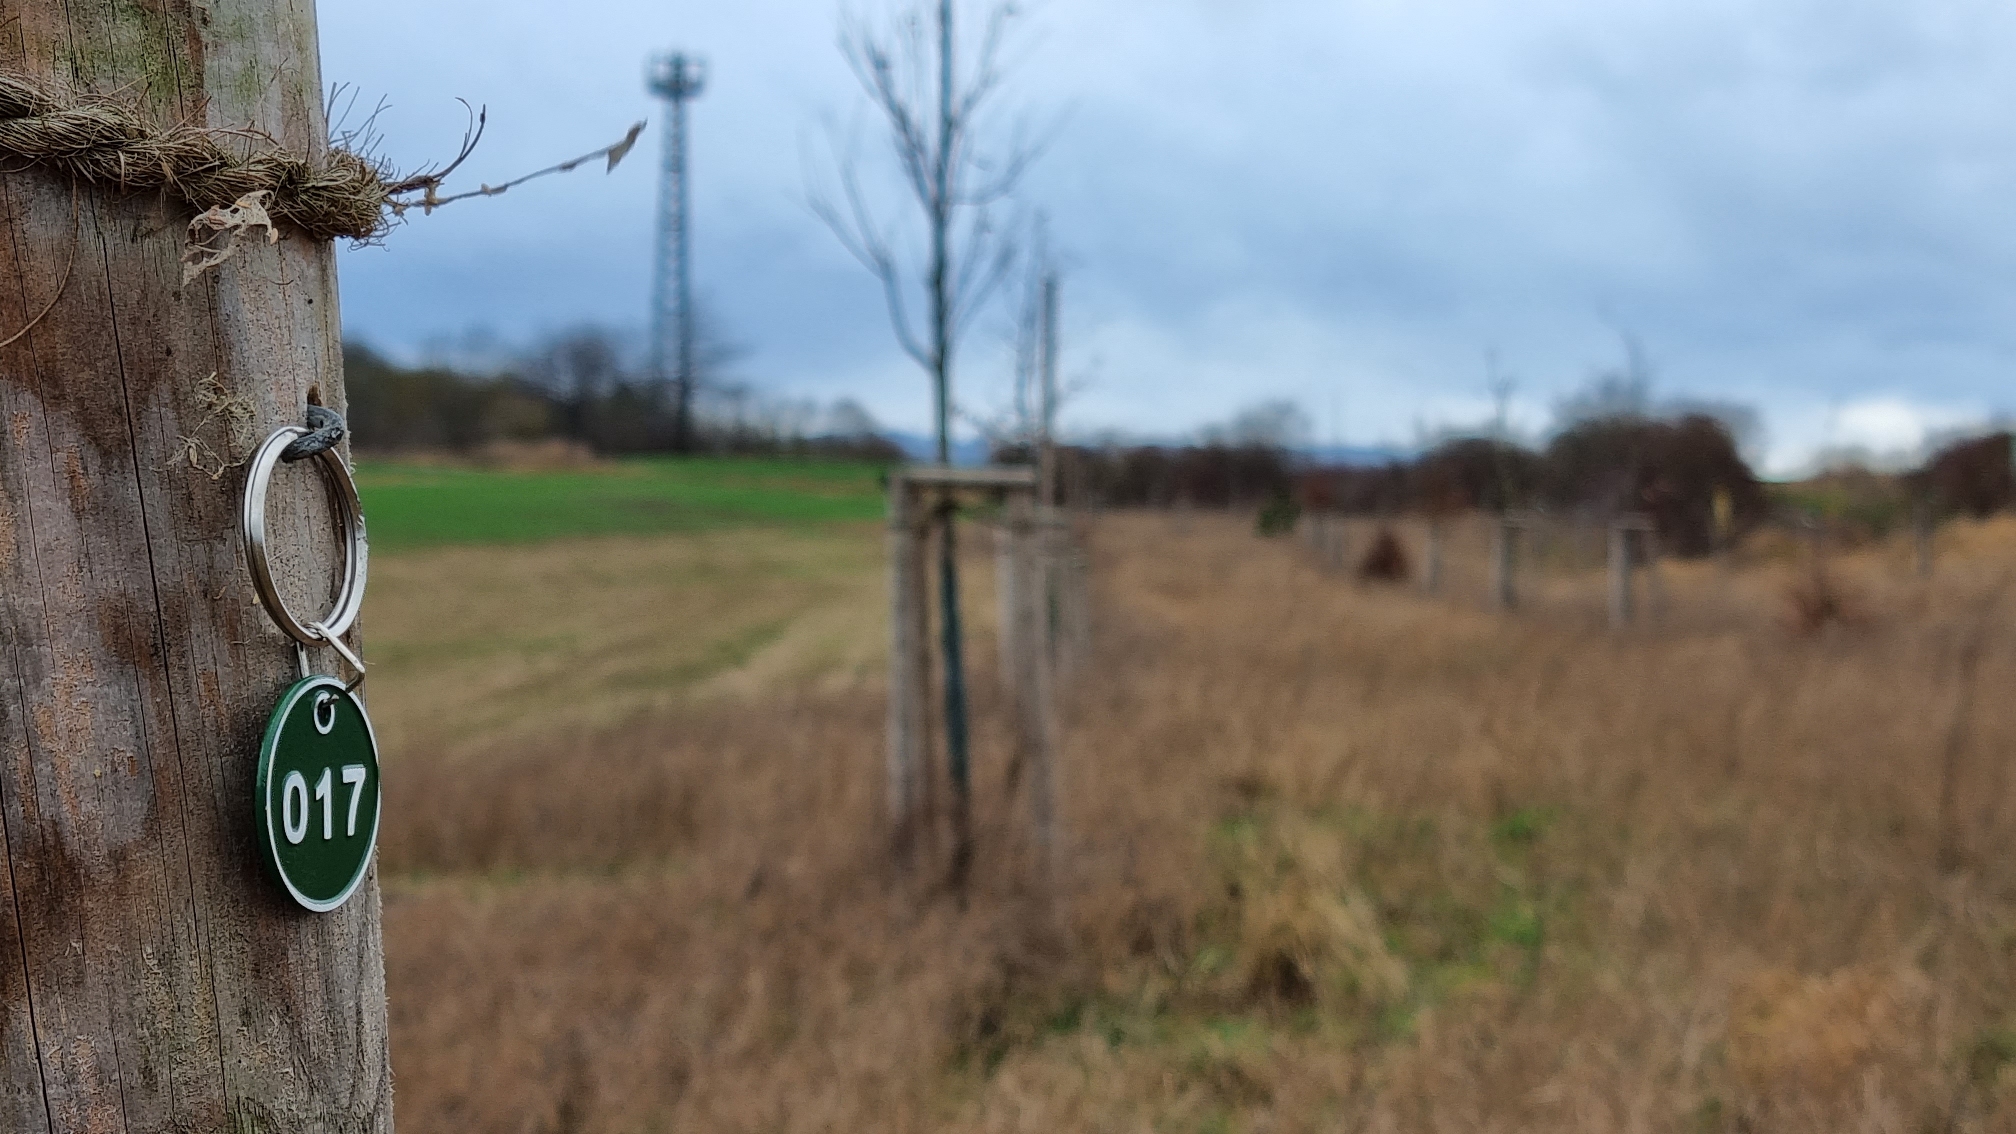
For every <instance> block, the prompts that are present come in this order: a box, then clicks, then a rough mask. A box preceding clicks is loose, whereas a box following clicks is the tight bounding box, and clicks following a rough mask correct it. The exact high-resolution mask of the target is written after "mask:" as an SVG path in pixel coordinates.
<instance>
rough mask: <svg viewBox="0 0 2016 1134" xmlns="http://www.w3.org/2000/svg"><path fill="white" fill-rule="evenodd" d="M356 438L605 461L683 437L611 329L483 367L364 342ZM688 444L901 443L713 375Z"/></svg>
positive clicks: (349, 365) (834, 411)
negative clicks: (533, 448) (397, 358)
mask: <svg viewBox="0 0 2016 1134" xmlns="http://www.w3.org/2000/svg"><path fill="white" fill-rule="evenodd" d="M343 364H344V373H345V384H346V386H347V388H348V390H349V398H350V404H349V425H350V431H351V434H352V436H353V438H354V439H355V443H356V445H357V446H358V447H359V448H360V449H364V450H366V451H372V452H413V451H420V450H436V451H446V452H470V451H475V450H480V449H483V448H485V447H488V446H492V445H495V444H497V443H500V442H503V443H512V442H517V443H527V442H538V441H551V440H561V441H566V442H571V443H574V444H577V445H579V446H581V447H583V448H584V449H587V450H590V451H592V452H594V453H598V454H612V455H613V454H630V453H668V452H673V451H675V449H676V448H678V446H677V441H678V437H679V434H678V429H677V418H676V414H677V404H676V400H675V399H674V398H673V397H672V394H671V391H670V389H669V388H667V387H666V386H665V385H664V384H662V383H657V382H653V381H652V380H651V379H650V378H649V377H648V376H647V375H646V374H645V373H643V370H642V368H641V367H639V366H637V365H635V364H634V363H632V362H631V361H630V360H629V358H628V357H627V354H626V351H625V350H624V349H623V344H622V341H621V340H620V339H619V338H618V337H617V336H616V335H614V334H612V333H611V332H608V331H606V330H603V329H600V328H595V327H588V328H580V329H576V330H573V331H569V332H566V333H563V334H560V335H556V336H554V337H552V338H549V339H547V340H545V341H543V342H541V343H539V344H537V345H536V346H534V347H532V348H530V349H528V350H525V351H522V352H519V353H516V354H512V355H509V356H505V357H504V358H502V359H501V360H500V361H498V362H496V363H494V364H493V365H492V366H491V367H489V368H488V369H487V372H478V371H476V370H474V369H472V368H465V367H458V366H453V365H422V366H403V365H400V364H398V363H396V362H394V361H392V360H391V359H388V358H387V357H385V356H384V355H382V354H380V353H378V352H377V351H374V350H372V349H371V348H370V347H368V346H365V345H363V344H361V343H346V344H344V347H343ZM696 393H697V396H696V405H695V421H694V428H693V430H692V433H691V436H690V440H689V441H688V444H687V445H686V446H685V448H687V449H688V450H689V451H692V452H700V453H732V454H750V455H756V454H765V455H796V456H825V457H846V458H860V459H868V460H883V461H893V460H898V459H900V458H901V456H902V454H901V451H900V450H899V449H898V448H897V446H896V445H895V444H894V443H893V442H891V441H889V440H888V439H887V438H885V437H883V436H882V435H881V431H880V430H879V428H878V427H877V425H876V423H875V421H874V419H873V418H872V417H870V416H869V414H868V413H867V411H865V410H863V409H862V408H861V407H860V406H859V405H857V404H856V403H854V402H851V401H845V400H843V401H840V402H836V403H833V404H831V405H825V406H822V405H819V404H817V403H814V402H811V401H808V400H804V399H790V398H776V397H768V396H765V395H763V394H761V393H760V392H758V391H755V390H753V389H751V388H750V387H748V386H746V385H742V384H739V383H734V382H729V381H726V380H722V379H719V378H710V379H709V380H708V381H706V382H705V383H704V384H703V385H702V386H701V387H700V389H699V390H698V391H697V392H696Z"/></svg>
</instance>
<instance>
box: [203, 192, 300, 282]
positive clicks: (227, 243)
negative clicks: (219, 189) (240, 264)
mask: <svg viewBox="0 0 2016 1134" xmlns="http://www.w3.org/2000/svg"><path fill="white" fill-rule="evenodd" d="M270 196H272V194H271V193H270V192H269V191H267V190H265V189H258V190H254V191H253V192H250V193H247V194H245V195H244V196H243V197H240V198H238V200H237V202H236V203H235V204H232V205H228V206H226V205H217V206H214V207H212V208H210V209H209V210H207V211H205V212H204V213H202V214H201V215H199V216H197V218H196V219H195V220H192V221H190V222H189V242H188V243H187V244H184V245H183V246H182V283H183V285H184V286H187V285H188V283H189V281H190V280H193V279H195V278H196V277H197V276H200V275H202V274H203V273H204V272H207V271H209V270H210V269H211V268H214V267H216V266H217V265H219V264H221V263H223V262H224V261H226V260H229V259H230V258H231V257H233V256H235V255H237V254H238V242H239V239H240V238H241V237H243V236H244V235H245V234H246V233H247V232H250V231H251V230H252V229H255V228H263V229H265V230H266V243H268V244H278V243H279V242H280V230H279V229H277V228H275V227H273V218H272V217H270V216H267V215H266V199H267V198H268V197H270Z"/></svg>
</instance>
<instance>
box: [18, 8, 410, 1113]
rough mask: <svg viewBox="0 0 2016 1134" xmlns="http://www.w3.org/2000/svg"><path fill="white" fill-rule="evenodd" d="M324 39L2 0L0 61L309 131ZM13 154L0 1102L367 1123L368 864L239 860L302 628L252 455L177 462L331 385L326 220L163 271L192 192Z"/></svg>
mask: <svg viewBox="0 0 2016 1134" xmlns="http://www.w3.org/2000/svg"><path fill="white" fill-rule="evenodd" d="M317 50H318V49H317V43H316V28H315V7H314V5H312V4H304V3H298V2H286V3H282V2H280V0H211V2H210V3H207V4H190V3H169V4H142V3H125V2H120V3H99V4H86V5H60V4H50V3H41V2H23V0H6V2H5V3H4V4H0V70H4V71H6V72H9V73H13V74H21V75H25V76H28V77H30V78H34V79H38V80H43V81H49V82H62V83H68V84H73V85H75V86H78V87H81V88H83V89H86V90H91V91H98V92H104V93H112V92H118V93H119V94H120V95H121V96H122V97H126V98H131V99H136V100H139V101H140V102H142V103H143V104H144V106H145V108H146V111H147V112H148V113H149V114H150V115H151V116H152V117H153V119H154V120H155V121H156V122H157V123H159V124H162V125H172V124H176V123H190V124H195V125H207V126H210V127H215V128H228V129H234V130H238V131H241V132H242V133H243V134H244V136H246V137H248V138H249V137H250V136H252V135H254V134H256V135H257V136H259V137H263V138H271V139H272V140H273V141H274V142H275V143H277V144H278V145H279V146H281V147H284V148H285V149H286V150H288V151H290V152H295V153H301V154H314V153H317V152H320V150H321V149H322V147H324V146H325V145H326V142H327V139H326V131H327V124H326V123H325V122H324V120H323V88H322V81H321V76H320V74H319V68H318V64H317ZM248 144H251V143H249V142H248ZM5 164H6V165H7V167H8V168H7V170H6V172H0V214H4V217H5V238H6V253H7V256H8V261H9V265H10V270H9V275H8V279H9V281H10V282H9V283H8V284H7V286H6V287H5V288H4V289H0V339H5V338H7V337H8V336H16V337H14V338H12V341H11V342H9V343H8V345H6V346H4V347H0V859H4V862H0V957H4V958H5V959H4V960H0V1130H6V1131H10V1132H12V1131H23V1132H38V1134H39V1132H47V1134H59V1132H60V1134H73V1132H98V1131H106V1132H110V1131H142V1130H145V1131H165V1130H177V1131H181V1130H188V1131H222V1130H232V1131H252V1130H258V1131H262V1132H263V1131H280V1130H300V1131H344V1132H374V1134H375V1132H385V1131H390V1130H391V1129H392V1081H391V1074H390V1068H389V1064H388V1060H387V1052H386V1037H385V1032H386V1008H385V991H384V964H383V954H382V946H381V942H380V933H379V897H378V884H377V878H376V870H375V867H374V868H373V870H372V873H371V876H370V877H369V878H367V880H366V881H365V883H364V884H363V886H362V887H361V888H360V889H359V890H358V891H357V892H356V893H355V895H354V896H353V897H352V898H351V899H350V901H349V902H348V903H347V904H345V905H344V906H342V907H341V908H340V909H338V910H337V911H335V912H333V913H329V914H322V915H314V914H307V913H304V912H302V911H301V910H299V909H298V908H297V907H295V906H293V905H292V903H290V902H289V901H288V900H287V897H286V895H285V893H284V892H283V891H281V890H280V889H279V888H278V887H277V886H275V885H274V884H273V883H271V882H270V881H268V880H267V878H266V877H265V876H264V875H263V874H262V873H261V870H260V867H259V865H258V859H257V857H256V854H255V850H254V842H253V837H254V824H253V806H252V801H253V779H254V763H255V758H256V756H257V753H258V750H259V740H260V736H261V732H262V729H263V728H264V725H265V723H266V717H267V714H268V712H269V711H270V710H271V709H272V708H273V707H274V704H275V702H276V701H277V700H278V698H279V696H280V693H281V691H282V690H283V689H285V688H286V687H287V685H288V684H289V683H290V682H291V681H292V680H293V679H294V676H295V660H294V652H293V650H292V648H291V647H290V645H289V640H288V639H286V638H285V637H283V636H282V634H281V632H280V631H279V630H278V629H276V628H275V627H274V626H273V624H272V623H271V622H270V621H268V619H267V617H266V615H265V614H264V612H263V611H262V610H261V608H260V606H259V603H258V600H257V599H256V598H255V597H254V595H253V591H252V588H251V586H250V585H249V582H248V579H247V575H246V568H245V564H244V562H243V561H242V559H241V558H240V555H239V550H238V544H239V532H238V520H237V512H238V506H239V496H240V491H241V488H242V481H243V475H242V472H240V471H238V470H236V469H229V468H226V469H222V470H219V469H218V468H216V467H215V466H212V467H211V469H210V472H219V471H221V475H219V476H216V477H213V476H212V475H209V473H208V472H205V471H199V470H197V469H195V468H192V467H191V463H190V461H189V460H188V454H189V448H190V446H189V439H194V440H196V441H198V442H200V443H201V444H202V445H204V446H207V447H208V448H209V449H210V450H213V451H214V452H215V453H216V454H217V455H218V456H219V457H220V458H222V462H220V463H228V462H229V461H242V460H243V459H244V458H245V457H246V456H248V455H249V453H250V450H251V447H252V445H253V444H255V443H256V441H257V440H258V438H260V437H263V436H264V435H265V434H266V433H267V432H270V431H271V430H273V429H274V428H276V427H278V426H281V425H285V424H294V425H298V424H300V423H301V422H302V420H303V416H304V412H305V407H306V405H307V404H308V402H309V400H310V399H311V398H312V399H317V400H319V401H320V402H321V403H322V404H324V405H326V406H329V407H331V408H333V409H336V410H338V411H339V412H341V411H342V410H343V408H344V406H345V399H344V390H343V372H342V353H341V346H340V322H339V319H338V313H337V303H336V260H335V252H334V249H333V248H331V247H330V246H329V245H327V244H323V243H317V242H315V241H313V240H310V239H309V238H307V237H306V236H304V235H302V234H301V233H299V232H295V231H286V232H285V233H284V238H283V239H282V240H281V241H280V242H279V243H278V244H277V245H274V246H268V245H267V243H266V242H265V241H264V240H263V239H253V240H247V241H246V242H245V247H244V249H243V251H242V252H241V253H240V254H239V255H238V256H237V257H236V258H235V259H233V260H231V261H230V262H228V263H225V264H223V265H221V266H219V267H216V268H214V269H212V270H211V271H209V272H207V273H205V274H204V275H202V276H200V277H199V278H197V279H196V280H195V281H193V282H191V283H189V284H188V285H186V286H185V285H184V284H183V282H182V279H181V274H180V273H181V268H180V265H179V264H178V262H177V258H178V254H179V251H180V243H181V240H182V237H183V234H184V232H185V229H186V225H187V222H188V220H189V219H190V216H191V213H190V211H189V210H187V209H185V208H184V207H182V206H180V205H178V204H172V203H169V202H168V201H166V200H164V199H163V198H162V197H160V196H158V195H155V194H141V193H122V192H118V191H116V190H112V189H105V188H98V187H93V186H90V185H76V186H73V185H72V184H70V183H69V182H68V181H66V180H62V179H60V178H58V177H56V176H54V175H52V174H50V173H48V172H46V171H44V170H42V169H39V168H19V167H18V163H13V162H9V163H5ZM45 308H46V311H45ZM24 328H25V330H24ZM213 376H214V381H206V380H210V379H212V378H213ZM224 407H229V409H228V410H227V409H226V408H224ZM239 414H243V415H244V418H245V420H243V421H242V422H239V423H237V424H235V425H234V423H233V421H232V418H233V417H234V416H236V415H239ZM275 493H276V500H275V503H274V510H273V513H272V515H273V519H274V524H273V529H272V530H273V537H272V539H273V541H274V542H273V545H272V551H273V557H274V564H275V568H276V572H278V573H281V574H284V575H285V576H286V578H287V579H288V580H290V581H291V582H292V584H293V585H298V586H299V587H300V588H301V591H300V594H301V596H302V597H301V598H300V600H299V601H301V602H302V603H304V604H307V603H310V602H314V603H326V602H327V600H328V597H329V596H328V595H327V593H326V592H325V591H324V590H323V587H324V583H323V582H322V581H323V580H326V579H328V578H330V575H331V571H332V568H333V564H334V562H335V560H334V556H335V554H336V550H335V547H334V542H333V540H332V539H330V538H328V535H327V532H326V531H320V530H316V529H317V527H318V525H316V524H313V523H311V522H310V521H311V519H319V520H321V521H322V523H321V524H320V525H319V527H321V528H326V527H327V523H326V519H327V515H328V513H327V511H326V507H325V504H324V501H323V498H322V494H321V489H320V486H319V481H318V479H317V478H316V477H315V476H314V475H313V473H312V472H311V471H309V470H308V469H306V468H305V467H298V466H290V467H289V468H288V469H286V470H283V472H282V473H281V475H280V476H279V477H278V478H277V479H276V486H275ZM368 617H369V606H368V604H367V606H366V618H367V621H368ZM316 662H317V664H318V666H319V667H321V668H322V669H323V671H324V672H329V671H330V669H331V668H332V667H333V665H334V661H333V658H332V657H331V655H329V653H328V652H327V651H322V652H321V656H319V657H318V658H317V659H316ZM388 805H389V806H392V807H401V806H424V805H425V803H424V801H420V800H401V799H400V797H399V794H398V789H397V787H396V785H395V786H394V788H393V789H392V791H391V792H390V793H388Z"/></svg>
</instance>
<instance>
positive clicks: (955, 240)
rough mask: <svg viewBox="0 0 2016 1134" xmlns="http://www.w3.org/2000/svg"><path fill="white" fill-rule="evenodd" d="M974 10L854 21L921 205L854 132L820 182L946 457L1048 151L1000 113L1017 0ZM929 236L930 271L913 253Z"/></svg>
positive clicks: (943, 522)
mask: <svg viewBox="0 0 2016 1134" xmlns="http://www.w3.org/2000/svg"><path fill="white" fill-rule="evenodd" d="M962 7H963V5H962V4H959V3H955V2H954V0H915V3H914V4H913V6H911V7H908V8H907V9H906V10H903V11H901V12H900V13H898V14H897V15H896V16H895V18H894V19H893V20H890V21H887V22H885V23H880V24H877V23H873V22H871V21H869V20H867V19H865V18H862V17H858V16H852V15H843V16H842V18H841V31H840V51H841V54H842V55H843V56H845V57H846V60H847V64H848V66H849V67H851V68H852V69H853V72H854V77H855V78H856V79H857V80H859V82H860V84H861V89H862V90H863V92H865V93H866V95H867V98H868V102H869V105H870V106H872V107H873V108H874V110H875V111H876V112H877V113H879V115H880V116H881V118H882V120H883V123H884V125H885V126H886V127H887V128H888V137H889V144H890V151H889V152H890V155H891V156H892V157H893V158H894V163H895V171H894V172H895V174H896V177H897V180H899V181H900V182H901V184H902V186H903V189H904V192H905V193H906V194H907V195H908V196H909V197H910V198H911V199H912V201H911V203H912V204H913V205H914V206H915V212H914V213H912V214H911V215H912V222H911V224H909V225H907V226H903V225H898V224H896V223H894V222H892V221H890V220H888V219H887V218H885V217H884V216H883V215H882V214H881V213H880V212H879V210H878V207H877V206H878V202H877V201H875V200H871V198H870V195H869V193H868V191H867V190H866V189H865V188H864V186H863V183H862V176H861V174H862V162H861V160H860V151H859V148H858V147H857V146H855V145H853V144H851V143H847V144H842V143H840V142H838V141H837V139H836V144H835V146H834V151H835V152H834V157H835V161H834V165H835V167H836V172H837V180H838V183H839V190H838V194H837V197H836V194H834V193H833V192H828V191H820V190H816V189H815V190H814V192H813V193H812V194H811V198H812V208H813V211H814V212H815V213H817V214H818V216H819V217H820V219H822V220H824V221H825V222H826V225H827V227H829V228H831V229H832V230H833V233H834V235H835V236H837V237H838V238H839V239H840V243H841V244H842V245H844V246H845V247H846V248H847V250H848V251H849V252H851V253H852V254H853V255H854V257H855V258H856V259H858V260H860V261H861V263H862V265H863V266H864V267H866V268H867V269H868V271H869V272H870V273H871V274H872V275H874V277H875V278H876V280H877V281H878V282H880V283H881V285H882V293H883V297H884V299H885V301H886V302H887V304H888V307H889V319H890V323H891V325H892V326H893V327H894V329H895V332H896V341H897V343H898V344H899V345H900V346H901V347H902V348H903V351H904V353H906V354H908V355H909V356H910V357H911V358H912V359H913V360H915V361H916V362H917V364H918V365H919V366H921V367H923V368H924V370H925V371H926V372H927V373H928V374H929V375H930V378H931V391H932V399H933V410H934V418H935V425H936V432H937V457H938V463H940V464H949V463H950V462H951V458H952V412H953V408H952V378H953V355H954V352H955V350H956V348H957V346H958V343H959V339H960V336H961V334H962V333H963V332H964V331H965V330H966V329H967V328H968V327H969V326H970V325H971V323H972V321H973V318H974V316H975V315H976V314H977V313H978V312H979V311H980V310H981V309H982V308H983V307H984V306H985V304H986V302H987V300H988V298H989V297H990V296H991V295H992V294H993V293H994V292H995V291H996V290H997V289H998V288H999V287H1000V285H1001V282H1002V281H1003V280H1004V279H1005V278H1007V276H1008V274H1009V272H1010V271H1011V270H1012V267H1013V264H1014V260H1015V240H1014V238H1013V233H1012V228H1013V226H1009V225H1003V224H1002V223H1000V220H999V217H998V216H997V213H998V211H999V209H1000V207H1001V205H1002V204H1003V203H1004V202H1005V201H1007V200H1008V198H1009V196H1010V195H1011V194H1012V193H1013V192H1014V189H1015V187H1016V184H1017V183H1018V182H1019V181H1020V180H1021V179H1022V175H1023V174H1024V173H1025V172H1026V171H1027V170H1028V168H1029V164H1030V162H1031V161H1033V160H1034V159H1035V156H1036V152H1037V146H1036V145H1035V143H1034V141H1033V139H1032V137H1031V134H1030V132H1029V131H1028V130H1027V129H1024V128H1022V127H1021V126H1020V125H1018V124H1015V123H1013V122H1009V123H1003V122H1002V121H1001V119H1000V118H999V116H998V104H999V103H1000V101H1001V97H1002V94H1003V90H1004V85H1005V81H1006V78H1007V60H1006V52H1007V49H1008V43H1009V38H1010V33H1011V31H1012V30H1013V27H1014V24H1015V21H1016V18H1017V8H1016V6H1015V5H1014V4H1013V3H1011V2H1003V3H996V4H994V5H993V6H992V7H990V8H989V9H988V10H987V12H986V14H985V16H984V17H982V18H981V19H980V20H979V21H978V22H977V25H976V27H977V29H978V34H977V36H973V37H969V38H967V39H964V40H962V37H961V34H960V28H961V27H962V26H963V21H962V20H960V18H959V17H960V15H961V9H962ZM918 222H921V224H919V223H918ZM920 230H921V231H920ZM906 232H907V233H909V234H910V237H911V239H910V240H908V241H906V240H905V239H903V234H904V233H906ZM919 235H921V236H922V239H923V243H924V245H925V251H924V255H923V262H922V265H921V268H920V267H912V266H911V264H912V263H914V262H913V261H911V260H910V259H909V257H910V256H911V255H912V254H913V253H914V251H915V239H916V237H917V236H919ZM919 290H921V291H922V293H923V300H924V307H925V312H926V314H925V319H924V324H923V326H922V328H921V329H920V328H919V327H918V325H917V324H916V323H915V322H914V321H913V317H912V315H911V307H912V303H913V296H914V294H915V293H916V292H917V291H919ZM954 512H955V510H954V507H953V505H952V504H951V502H950V501H949V500H948V501H947V503H946V504H945V505H944V506H943V507H941V508H940V509H939V511H938V520H937V523H938V528H939V540H938V552H939V559H938V569H939V588H938V591H939V621H940V632H941V639H940V640H941V645H940V651H941V653H942V664H943V665H944V672H945V738H946V749H947V763H948V765H949V770H950V773H951V774H950V779H951V783H952V789H953V800H952V803H953V826H954V829H955V830H954V838H955V842H956V845H955V848H954V851H953V864H952V873H953V878H954V881H955V884H960V885H962V886H963V882H964V879H965V877H966V872H967V869H968V866H969V865H970V862H971V858H972V853H973V844H972V827H971V786H970V785H971V779H970V775H969V765H968V760H967V737H966V691H965V667H964V663H963V661H962V647H961V633H960V628H959V574H958V555H957V548H956V539H955V529H954Z"/></svg>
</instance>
